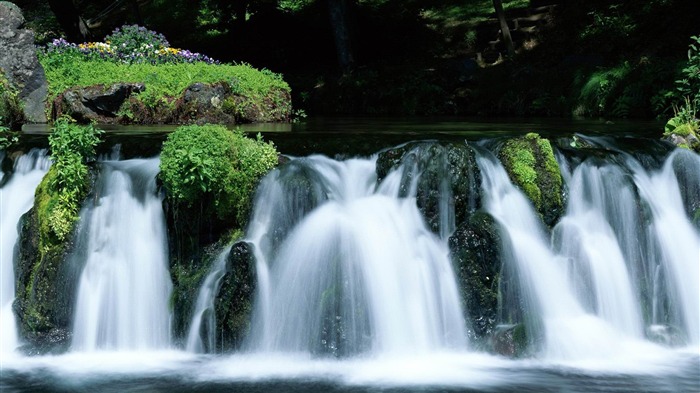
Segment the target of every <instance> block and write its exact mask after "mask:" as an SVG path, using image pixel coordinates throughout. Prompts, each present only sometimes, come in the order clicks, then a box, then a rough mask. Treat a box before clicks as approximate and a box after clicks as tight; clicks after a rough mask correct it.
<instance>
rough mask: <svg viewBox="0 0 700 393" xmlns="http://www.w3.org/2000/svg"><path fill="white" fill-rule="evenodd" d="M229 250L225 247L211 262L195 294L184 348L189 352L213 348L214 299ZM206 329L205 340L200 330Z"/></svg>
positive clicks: (224, 271) (214, 338)
mask: <svg viewBox="0 0 700 393" xmlns="http://www.w3.org/2000/svg"><path fill="white" fill-rule="evenodd" d="M229 252H231V246H229V247H226V248H225V249H224V250H223V251H222V252H221V254H219V256H218V257H217V258H216V260H215V261H214V263H213V264H212V267H211V271H210V272H209V274H208V275H207V277H206V278H205V279H204V283H203V284H202V287H201V288H200V289H199V294H198V295H197V304H196V305H195V310H194V315H193V317H192V321H191V323H190V329H189V332H188V333H187V344H186V347H185V348H186V349H187V351H189V352H196V353H203V352H206V350H207V349H208V350H212V349H213V348H215V341H216V337H215V332H216V315H215V313H214V299H215V298H216V294H217V293H218V292H219V289H220V288H221V279H222V278H223V277H224V274H226V258H227V257H228V254H229ZM202 328H204V329H205V330H206V337H205V338H206V341H204V340H203V338H202V333H201V330H202Z"/></svg>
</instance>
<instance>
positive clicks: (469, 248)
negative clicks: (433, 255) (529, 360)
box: [448, 211, 501, 344]
mask: <svg viewBox="0 0 700 393" xmlns="http://www.w3.org/2000/svg"><path fill="white" fill-rule="evenodd" d="M448 245H449V248H450V258H451V259H452V263H453V265H454V266H455V270H456V273H457V282H458V285H459V288H460V292H461V299H462V307H463V309H464V310H465V311H466V315H465V319H466V320H468V321H471V329H470V331H471V333H472V334H471V336H472V337H471V339H472V341H475V342H477V343H479V344H483V343H484V342H485V340H486V338H487V337H489V336H490V335H491V333H492V331H493V328H494V326H495V323H496V312H497V310H498V290H499V276H500V271H501V235H500V233H499V228H498V225H497V224H496V222H495V220H494V219H493V217H491V215H489V214H488V213H485V212H482V211H478V212H476V213H475V214H473V215H471V216H470V217H469V220H468V221H467V222H465V223H463V224H462V225H460V226H459V227H458V228H457V230H456V231H455V232H454V234H452V236H451V237H450V239H449V242H448Z"/></svg>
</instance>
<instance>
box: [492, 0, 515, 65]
mask: <svg viewBox="0 0 700 393" xmlns="http://www.w3.org/2000/svg"><path fill="white" fill-rule="evenodd" d="M493 8H495V9H496V16H497V17H498V22H499V23H500V24H501V34H502V35H503V42H505V44H506V49H507V50H508V57H513V56H514V55H515V48H514V47H513V39H512V38H511V37H510V29H509V28H508V22H507V21H506V13H505V11H503V2H502V1H501V0H493Z"/></svg>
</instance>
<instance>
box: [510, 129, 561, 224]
mask: <svg viewBox="0 0 700 393" xmlns="http://www.w3.org/2000/svg"><path fill="white" fill-rule="evenodd" d="M498 156H499V158H500V160H501V162H502V163H503V166H504V167H505V169H506V171H507V172H508V176H509V177H510V179H511V181H512V182H513V183H514V184H515V185H517V186H518V187H519V188H520V189H521V190H522V191H523V192H524V193H525V196H527V198H528V199H530V201H531V202H532V204H533V206H534V207H535V210H537V212H538V213H539V214H540V216H542V219H543V221H544V222H545V224H547V225H548V226H550V227H551V226H553V225H554V224H555V223H556V222H557V220H558V219H559V217H560V216H561V214H562V213H563V211H564V202H563V200H562V183H563V181H562V177H561V173H560V171H559V164H558V163H557V160H556V159H555V158H554V152H553V150H552V145H551V144H550V142H549V140H547V139H544V138H540V136H539V135H537V134H535V133H530V134H527V135H525V136H524V137H520V138H513V139H508V140H507V141H506V142H505V144H504V145H503V147H502V148H501V150H500V152H499V154H498Z"/></svg>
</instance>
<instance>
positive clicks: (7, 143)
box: [0, 116, 19, 150]
mask: <svg viewBox="0 0 700 393" xmlns="http://www.w3.org/2000/svg"><path fill="white" fill-rule="evenodd" d="M18 141H19V135H18V134H17V133H16V132H13V131H12V130H10V128H9V127H7V126H4V125H3V122H2V116H0V150H7V149H8V148H9V147H11V146H12V145H14V144H15V143H17V142H18Z"/></svg>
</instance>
